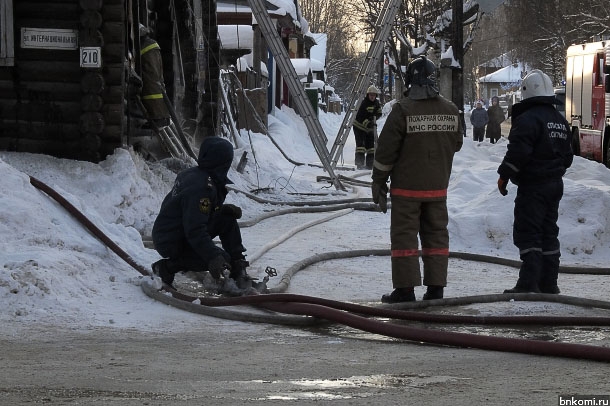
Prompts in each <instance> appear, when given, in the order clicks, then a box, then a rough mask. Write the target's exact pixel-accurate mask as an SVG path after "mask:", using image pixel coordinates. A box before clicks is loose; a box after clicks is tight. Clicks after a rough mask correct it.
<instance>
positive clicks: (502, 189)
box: [498, 178, 508, 196]
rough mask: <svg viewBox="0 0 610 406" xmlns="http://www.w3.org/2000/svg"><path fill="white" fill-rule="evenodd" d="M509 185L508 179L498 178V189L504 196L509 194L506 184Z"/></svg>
mask: <svg viewBox="0 0 610 406" xmlns="http://www.w3.org/2000/svg"><path fill="white" fill-rule="evenodd" d="M507 185H508V180H505V179H502V178H498V190H499V191H500V193H501V194H502V196H506V195H507V194H508V190H506V186H507Z"/></svg>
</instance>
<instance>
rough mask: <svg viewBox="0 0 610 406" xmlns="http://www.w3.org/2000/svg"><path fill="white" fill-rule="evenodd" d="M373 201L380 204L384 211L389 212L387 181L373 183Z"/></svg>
mask: <svg viewBox="0 0 610 406" xmlns="http://www.w3.org/2000/svg"><path fill="white" fill-rule="evenodd" d="M371 192H372V195H373V203H375V204H378V205H379V209H380V210H381V211H382V212H383V213H387V212H388V185H387V184H386V183H379V182H373V184H372V185H371Z"/></svg>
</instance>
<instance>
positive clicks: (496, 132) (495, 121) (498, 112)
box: [486, 96, 506, 144]
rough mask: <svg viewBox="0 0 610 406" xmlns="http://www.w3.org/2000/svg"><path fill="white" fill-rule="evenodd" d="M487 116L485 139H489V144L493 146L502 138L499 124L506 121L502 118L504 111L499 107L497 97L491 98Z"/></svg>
mask: <svg viewBox="0 0 610 406" xmlns="http://www.w3.org/2000/svg"><path fill="white" fill-rule="evenodd" d="M487 116H488V118H489V122H488V123H487V132H486V137H487V138H489V142H491V143H492V144H495V143H496V141H498V140H499V139H500V137H501V136H502V129H501V127H500V124H502V122H503V121H504V120H506V117H504V110H502V107H500V100H499V99H498V96H494V97H492V98H491V107H489V109H487Z"/></svg>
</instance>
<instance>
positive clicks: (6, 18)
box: [0, 0, 15, 66]
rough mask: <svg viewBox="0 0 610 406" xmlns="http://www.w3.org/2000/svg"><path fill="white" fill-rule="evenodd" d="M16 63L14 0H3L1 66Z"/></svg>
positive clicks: (1, 8) (0, 36) (0, 46)
mask: <svg viewBox="0 0 610 406" xmlns="http://www.w3.org/2000/svg"><path fill="white" fill-rule="evenodd" d="M14 64H15V44H14V38H13V0H2V1H1V2H0V66H13V65H14Z"/></svg>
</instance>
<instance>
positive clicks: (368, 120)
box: [353, 86, 381, 169]
mask: <svg viewBox="0 0 610 406" xmlns="http://www.w3.org/2000/svg"><path fill="white" fill-rule="evenodd" d="M378 94H379V90H378V89H377V88H376V87H375V86H369V88H368V89H367V90H366V96H365V97H364V99H363V100H362V103H360V108H358V113H356V119H355V120H354V124H353V128H354V137H355V138H356V156H355V158H354V164H355V165H356V168H358V169H363V168H366V169H373V161H374V160H375V126H376V125H377V124H376V120H377V119H378V118H379V117H381V103H379V100H378V99H377V95H378Z"/></svg>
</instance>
